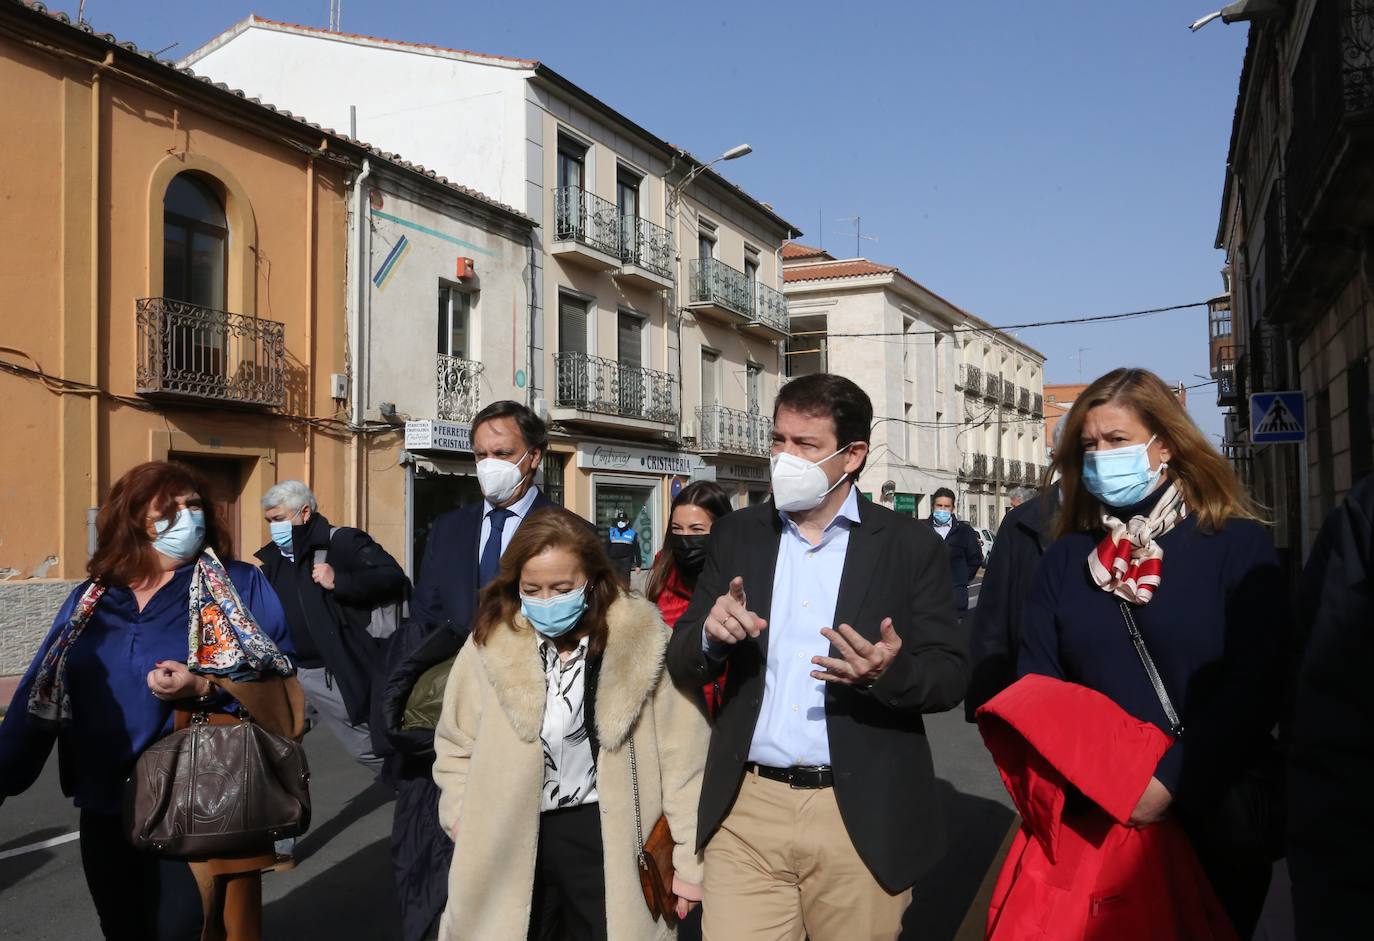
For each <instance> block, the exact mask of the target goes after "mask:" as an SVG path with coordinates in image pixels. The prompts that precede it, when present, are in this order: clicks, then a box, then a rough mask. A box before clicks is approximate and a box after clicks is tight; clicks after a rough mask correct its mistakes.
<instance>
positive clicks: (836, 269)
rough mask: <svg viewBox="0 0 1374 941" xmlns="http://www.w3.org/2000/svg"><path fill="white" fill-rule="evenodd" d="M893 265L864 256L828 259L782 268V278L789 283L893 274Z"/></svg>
mask: <svg viewBox="0 0 1374 941" xmlns="http://www.w3.org/2000/svg"><path fill="white" fill-rule="evenodd" d="M896 271H897V268H896V267H895V266H893V265H880V264H877V263H875V262H871V261H869V260H868V259H866V258H856V259H854V260H852V261H828V262H825V263H824V264H819V265H800V266H796V267H792V268H784V269H783V270H782V280H783V281H784V282H785V283H788V284H791V283H792V282H794V281H834V280H836V279H839V278H863V277H868V276H870V275H875V274H893V273H894V272H896Z"/></svg>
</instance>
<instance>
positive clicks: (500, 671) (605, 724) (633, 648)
mask: <svg viewBox="0 0 1374 941" xmlns="http://www.w3.org/2000/svg"><path fill="white" fill-rule="evenodd" d="M606 621H607V627H608V628H609V630H608V632H607V636H606V650H605V652H604V653H603V654H602V655H601V674H600V680H599V682H598V683H597V686H596V700H595V716H596V718H595V724H596V736H597V739H598V741H599V742H600V743H601V747H602V748H609V749H612V750H615V749H617V748H619V747H620V746H621V745H622V744H623V743H624V741H625V739H626V738H627V737H628V736H629V734H630V730H631V729H633V728H634V724H635V721H636V720H637V719H638V718H639V713H640V711H641V710H642V709H643V708H644V704H645V703H646V702H647V701H648V699H649V697H650V696H651V695H652V694H653V691H654V688H655V687H656V686H657V685H658V683H659V682H660V679H661V678H662V676H663V672H664V671H663V657H664V653H665V652H666V650H667V648H668V636H669V634H670V632H669V630H668V628H667V626H666V625H665V624H664V623H663V618H662V617H661V616H660V615H659V612H658V608H657V607H655V606H654V605H653V604H652V603H651V602H649V601H646V600H644V599H643V598H639V597H636V596H633V595H625V594H622V595H621V596H620V597H619V598H618V599H617V600H616V601H615V602H614V603H613V604H612V605H611V609H610V611H609V612H607V616H606ZM478 649H479V650H480V652H481V658H482V665H483V668H484V669H485V670H486V673H487V676H488V677H489V678H490V679H491V683H492V686H493V687H494V688H495V690H496V699H497V701H498V702H500V703H501V708H502V709H503V710H504V711H505V713H506V717H507V718H508V719H509V720H510V724H511V727H512V728H514V729H515V732H516V734H517V735H519V736H520V738H521V739H523V740H524V741H527V742H537V741H538V740H539V732H540V730H541V728H542V727H543V724H544V704H545V695H546V691H545V686H544V670H543V666H542V664H541V662H540V659H539V656H538V654H537V641H536V639H535V632H534V628H532V627H531V626H530V623H529V621H527V620H526V619H525V617H524V616H523V615H521V614H517V615H516V616H515V621H514V623H513V624H509V625H507V626H506V628H505V629H504V630H499V631H495V632H493V634H492V636H491V637H490V638H488V640H487V642H486V643H485V644H483V645H482V646H481V647H479V648H478Z"/></svg>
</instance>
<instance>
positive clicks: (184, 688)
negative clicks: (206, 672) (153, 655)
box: [148, 660, 210, 702]
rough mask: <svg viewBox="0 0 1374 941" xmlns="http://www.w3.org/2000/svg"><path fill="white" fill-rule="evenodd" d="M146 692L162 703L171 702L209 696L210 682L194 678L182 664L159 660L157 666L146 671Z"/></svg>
mask: <svg viewBox="0 0 1374 941" xmlns="http://www.w3.org/2000/svg"><path fill="white" fill-rule="evenodd" d="M148 691H149V692H150V693H152V694H153V695H154V696H156V697H157V698H158V699H161V700H163V701H164V702H173V701H175V700H178V699H190V698H192V697H195V696H207V695H209V693H210V681H209V680H207V679H206V678H205V677H203V676H196V675H195V674H194V673H192V672H191V671H190V670H188V669H186V664H184V663H178V662H176V661H175V660H159V661H158V663H157V666H155V667H154V668H153V669H151V670H149V671H148Z"/></svg>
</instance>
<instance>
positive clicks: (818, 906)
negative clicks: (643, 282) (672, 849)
mask: <svg viewBox="0 0 1374 941" xmlns="http://www.w3.org/2000/svg"><path fill="white" fill-rule="evenodd" d="M773 417H774V426H773V467H772V481H773V500H772V501H771V502H769V503H767V504H762V505H758V506H753V507H749V508H748V509H744V510H739V511H737V512H735V513H731V514H729V515H728V516H725V517H722V518H721V519H720V520H718V521H717V522H716V525H715V528H714V529H713V530H712V532H711V541H710V545H709V548H708V550H707V558H706V564H705V568H704V569H703V571H702V574H701V576H700V578H699V580H698V582H697V590H696V593H695V594H694V596H693V598H692V603H691V605H690V606H689V607H688V610H687V613H686V614H685V615H683V617H682V619H681V620H680V621H679V622H678V625H677V629H676V630H675V631H674V633H673V637H672V640H671V641H670V643H669V648H668V668H669V670H670V672H671V673H672V675H673V678H674V679H675V680H676V681H677V682H678V683H679V684H680V685H681V686H683V687H684V688H688V687H690V688H699V687H700V686H701V685H702V683H703V682H710V681H711V680H713V679H715V678H717V677H719V676H720V675H721V673H722V672H723V671H725V666H726V664H727V663H728V664H729V670H728V672H727V673H726V685H725V690H724V694H723V699H722V704H721V707H720V710H719V712H718V714H717V716H716V721H715V726H714V727H713V729H712V733H711V745H710V750H709V753H708V757H707V762H706V770H705V777H704V780H703V784H702V792H701V805H700V812H699V817H698V821H699V822H698V833H697V844H698V847H704V848H705V858H706V884H705V896H704V900H703V903H702V909H703V913H704V922H703V936H704V937H705V938H706V941H730V939H736V938H768V939H800V938H802V937H803V935H804V934H805V935H807V936H809V937H810V938H811V939H812V941H849V939H852V938H865V939H880V938H893V939H895V938H896V937H897V935H898V932H899V931H900V925H901V919H902V913H903V911H904V910H905V908H906V906H907V904H908V902H909V901H910V897H911V886H912V884H913V883H914V882H915V881H916V880H917V879H918V878H919V877H920V876H921V874H922V873H923V872H925V871H926V870H927V869H928V868H929V867H930V866H931V865H932V864H933V863H934V862H935V861H937V860H938V859H940V858H941V856H943V854H944V852H945V833H944V824H943V820H942V819H941V808H940V800H939V796H938V793H937V791H936V788H935V775H934V770H933V767H932V764H931V757H930V748H929V745H928V744H927V742H926V736H925V728H924V726H923V724H922V720H921V716H922V714H923V713H927V712H942V711H945V710H948V709H951V708H953V707H954V706H955V705H957V704H958V702H959V700H960V699H961V698H962V696H963V694H964V685H965V654H964V647H963V644H962V642H961V640H960V635H959V632H958V630H957V629H956V627H955V621H954V607H953V604H952V601H951V592H950V580H949V564H948V561H947V560H946V557H945V553H944V548H943V546H942V545H941V543H940V540H939V538H938V537H937V536H936V535H935V534H934V533H933V532H932V531H931V530H930V528H929V527H926V526H923V525H921V524H920V522H919V521H917V520H914V519H910V518H908V517H903V516H899V515H897V514H895V513H893V512H891V511H890V510H887V509H884V508H882V507H879V506H876V505H875V504H873V503H871V502H869V501H868V500H866V499H864V498H863V497H862V496H861V495H860V494H859V492H858V488H857V487H856V486H854V480H855V479H856V478H857V477H858V475H859V473H860V471H861V470H862V469H863V466H864V462H865V460H866V459H867V457H868V440H869V429H870V426H871V425H872V420H873V407H872V404H871V403H870V402H869V399H868V396H867V395H865V394H864V392H863V390H861V389H860V388H859V387H858V386H856V385H855V384H854V383H853V382H851V381H849V380H848V379H845V378H843V377H841V376H834V375H828V374H819V375H812V376H806V377H803V378H800V379H794V380H793V381H791V382H789V383H788V384H787V385H786V386H784V387H783V389H782V391H781V392H780V393H779V394H778V398H777V402H776V405H775V406H774V416H773Z"/></svg>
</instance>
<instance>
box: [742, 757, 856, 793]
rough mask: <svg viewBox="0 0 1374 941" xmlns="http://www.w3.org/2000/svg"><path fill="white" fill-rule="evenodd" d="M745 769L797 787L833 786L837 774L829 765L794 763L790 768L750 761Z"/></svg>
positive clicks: (762, 776)
mask: <svg viewBox="0 0 1374 941" xmlns="http://www.w3.org/2000/svg"><path fill="white" fill-rule="evenodd" d="M744 770H745V771H757V772H758V774H759V777H761V778H767V779H768V780H770V781H781V782H782V783H784V784H788V785H791V786H792V787H795V788H807V789H814V788H818V787H831V786H833V785H834V783H835V775H834V772H833V771H831V770H830V766H829V765H793V766H792V767H790V768H773V767H770V766H768V765H761V764H759V763H758V762H755V761H750V762H747V763H746V764H745V766H744Z"/></svg>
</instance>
